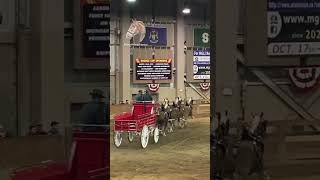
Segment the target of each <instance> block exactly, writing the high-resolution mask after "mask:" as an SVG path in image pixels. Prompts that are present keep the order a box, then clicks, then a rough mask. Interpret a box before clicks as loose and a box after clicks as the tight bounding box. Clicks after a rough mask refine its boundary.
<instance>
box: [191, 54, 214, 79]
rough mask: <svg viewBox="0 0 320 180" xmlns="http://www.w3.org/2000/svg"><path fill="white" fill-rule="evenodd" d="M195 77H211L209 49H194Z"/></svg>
mask: <svg viewBox="0 0 320 180" xmlns="http://www.w3.org/2000/svg"><path fill="white" fill-rule="evenodd" d="M193 79H196V80H207V79H210V52H209V51H193Z"/></svg>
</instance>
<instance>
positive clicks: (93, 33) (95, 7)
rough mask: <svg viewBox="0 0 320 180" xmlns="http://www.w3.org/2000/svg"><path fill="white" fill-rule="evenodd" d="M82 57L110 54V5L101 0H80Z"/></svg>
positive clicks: (103, 56)
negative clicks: (81, 12)
mask: <svg viewBox="0 0 320 180" xmlns="http://www.w3.org/2000/svg"><path fill="white" fill-rule="evenodd" d="M82 11H83V35H82V41H83V57H85V58H107V57H109V56H110V47H109V44H110V5H109V4H107V1H103V0H82Z"/></svg>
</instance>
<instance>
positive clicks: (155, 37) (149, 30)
mask: <svg viewBox="0 0 320 180" xmlns="http://www.w3.org/2000/svg"><path fill="white" fill-rule="evenodd" d="M141 43H142V44H147V45H152V46H167V28H158V27H157V28H155V27H146V36H145V38H144V39H143V41H142V42H141Z"/></svg>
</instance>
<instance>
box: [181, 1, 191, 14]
mask: <svg viewBox="0 0 320 180" xmlns="http://www.w3.org/2000/svg"><path fill="white" fill-rule="evenodd" d="M182 13H183V14H190V13H191V9H190V7H189V3H188V1H187V0H185V1H184V6H183V9H182Z"/></svg>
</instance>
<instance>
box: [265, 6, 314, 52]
mask: <svg viewBox="0 0 320 180" xmlns="http://www.w3.org/2000/svg"><path fill="white" fill-rule="evenodd" d="M267 17H268V19H267V23H268V26H267V27H268V30H267V32H268V55H270V56H281V55H316V54H320V1H319V0H309V1H306V0H268V14H267Z"/></svg>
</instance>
